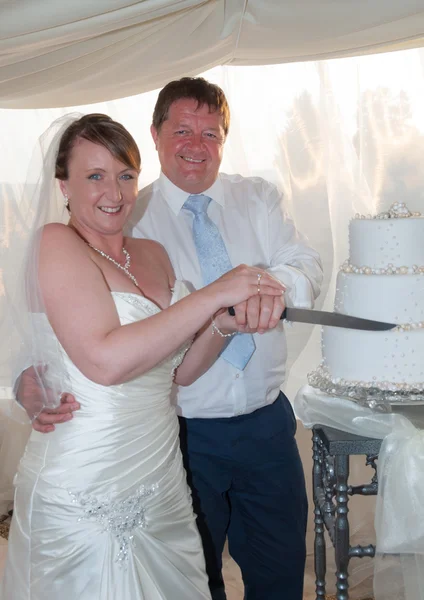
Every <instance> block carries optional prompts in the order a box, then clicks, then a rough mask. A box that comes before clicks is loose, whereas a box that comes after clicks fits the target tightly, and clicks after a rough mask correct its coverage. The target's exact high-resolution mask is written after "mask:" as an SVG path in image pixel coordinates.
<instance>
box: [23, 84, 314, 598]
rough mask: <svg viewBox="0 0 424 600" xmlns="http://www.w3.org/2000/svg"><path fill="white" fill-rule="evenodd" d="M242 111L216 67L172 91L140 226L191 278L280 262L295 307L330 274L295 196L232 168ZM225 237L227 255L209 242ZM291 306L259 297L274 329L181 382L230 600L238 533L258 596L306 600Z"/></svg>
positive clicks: (209, 531)
mask: <svg viewBox="0 0 424 600" xmlns="http://www.w3.org/2000/svg"><path fill="white" fill-rule="evenodd" d="M254 118H255V115H254V114H252V119H254ZM229 121H230V113H229V107H228V104H227V100H226V98H225V95H224V93H223V91H222V90H221V89H220V88H219V87H218V86H216V85H213V84H211V83H209V82H207V81H206V80H204V79H202V78H183V79H181V80H178V81H172V82H170V83H169V84H168V85H166V86H165V87H164V88H163V89H162V91H161V92H160V94H159V97H158V100H157V103H156V106H155V109H154V113H153V123H152V126H151V133H152V136H153V139H154V142H155V144H156V149H157V151H158V154H159V160H160V164H161V174H160V177H159V179H157V180H156V181H155V182H154V183H153V184H151V185H150V186H148V187H146V188H145V189H144V190H142V192H141V194H140V198H139V205H138V207H137V209H136V212H137V214H136V215H135V221H136V222H135V225H134V229H133V235H134V236H136V237H148V238H153V239H155V240H157V241H159V242H160V243H161V244H163V245H164V246H165V248H166V250H167V251H168V254H169V255H170V257H171V260H172V262H173V266H174V269H175V272H176V276H177V278H178V279H182V280H185V281H186V282H188V283H189V284H191V285H192V286H193V287H194V288H199V287H202V285H204V283H205V281H206V280H207V278H208V277H210V273H208V269H209V267H210V266H211V264H212V262H217V261H218V262H219V261H224V262H225V261H227V262H228V261H229V262H230V263H231V264H232V265H233V266H235V265H237V264H240V263H247V264H253V265H258V266H261V267H265V268H268V269H269V271H270V272H271V273H273V274H274V275H275V276H276V277H278V278H279V279H280V280H281V281H282V282H283V283H284V284H285V286H286V294H285V300H286V302H287V304H291V305H293V304H295V305H296V306H301V307H310V306H312V303H313V300H314V298H315V297H316V296H317V295H318V292H319V286H320V283H321V279H322V270H321V265H320V261H319V257H318V255H317V253H316V252H314V251H313V250H312V249H311V248H310V247H309V246H308V244H307V242H306V240H305V239H304V238H303V237H302V236H301V235H300V234H299V233H298V232H297V231H296V230H295V228H294V226H293V223H292V222H291V221H290V220H289V219H288V218H287V217H286V216H285V215H284V213H283V211H282V208H281V194H280V193H279V192H278V191H277V189H276V188H275V187H274V186H273V185H272V184H270V183H269V182H267V181H264V180H262V179H260V178H258V177H254V178H244V177H241V176H239V175H225V174H223V173H219V168H220V164H221V160H222V153H223V149H224V144H225V140H226V137H227V133H228V128H229ZM212 232H213V233H212ZM211 236H212V237H214V239H215V241H216V250H215V251H214V252H213V256H210V245H209V250H207V249H206V246H207V245H205V243H204V242H205V240H208V239H209V240H210V238H211ZM207 252H209V254H207ZM209 271H210V269H209ZM281 309H282V304H281V301H280V302H279V301H278V300H275V301H274V300H273V299H272V298H268V297H263V298H261V297H260V296H257V297H255V298H252V299H251V300H249V302H248V303H247V304H246V305H245V307H244V308H243V307H240V308H239V309H238V312H237V315H236V318H237V320H238V321H239V322H240V323H246V322H248V323H249V325H250V326H251V327H253V328H256V326H257V325H258V321H259V331H266V333H265V334H264V335H258V334H255V335H254V336H250V335H247V334H246V335H244V336H237V337H240V338H244V342H243V344H244V347H243V348H242V349H238V350H237V349H235V346H234V349H232V350H231V351H230V349H231V343H232V342H230V343H229V344H228V346H227V350H228V351H229V352H223V353H222V355H221V356H220V357H219V358H218V359H217V361H216V362H215V364H214V365H213V366H212V367H211V369H210V370H209V371H208V372H207V373H205V374H204V375H203V376H202V377H201V378H200V379H198V380H197V381H196V382H195V383H194V384H192V385H190V386H188V387H184V388H180V389H178V390H176V391H175V398H174V400H175V403H176V406H177V411H178V414H179V416H180V426H181V448H182V452H183V456H184V462H185V467H186V469H187V474H188V480H189V483H190V486H191V488H192V491H193V504H194V509H195V512H196V514H197V520H198V527H199V531H200V534H201V536H202V540H203V546H204V551H205V558H206V565H207V571H208V575H209V582H210V589H211V594H212V598H213V600H225V598H226V595H225V589H224V583H223V579H222V573H221V570H222V552H223V548H224V543H225V540H226V538H228V544H229V551H230V554H231V556H232V557H233V558H234V560H235V561H236V562H237V564H238V565H239V566H240V569H241V572H242V576H243V582H244V585H245V600H281V599H282V598H286V599H287V600H301V599H302V590H303V573H304V563H305V529H306V517H307V500H306V491H305V484H304V477H303V470H302V465H301V462H300V458H299V453H298V449H297V446H296V441H295V438H294V435H295V430H296V421H295V418H294V415H293V411H292V408H291V405H290V403H289V401H288V400H287V398H286V397H285V396H284V394H282V393H281V392H280V386H281V385H282V383H283V381H284V377H285V362H286V347H285V336H284V331H283V328H282V326H279V327H277V328H276V329H274V330H272V331H267V326H268V323H269V321H270V319H271V316H272V315H273V316H274V317H275V315H276V314H277V313H278V312H280V311H281ZM227 354H228V355H233V358H232V360H231V359H230V356H227ZM234 355H236V356H235V360H234ZM31 385H32V383H31V380H30V376H29V375H23V377H22V383H21V386H20V389H19V391H18V397H19V400H20V402H21V403H22V404H23V405H24V406H26V407H27V408H28V410H29V411H30V404H31V401H30V400H29V397H30V396H31V394H32V390H31ZM77 408H78V403H77V402H76V401H75V400H74V399H73V398H72V396H68V398H67V399H65V401H64V402H63V404H62V406H61V407H60V408H59V409H57V410H56V411H48V412H45V413H42V414H41V415H40V416H39V418H38V419H37V421H35V422H34V428H35V429H37V430H39V431H45V432H47V431H49V430H51V429H52V428H54V424H57V423H60V422H62V421H63V420H67V419H69V418H72V410H74V409H77Z"/></svg>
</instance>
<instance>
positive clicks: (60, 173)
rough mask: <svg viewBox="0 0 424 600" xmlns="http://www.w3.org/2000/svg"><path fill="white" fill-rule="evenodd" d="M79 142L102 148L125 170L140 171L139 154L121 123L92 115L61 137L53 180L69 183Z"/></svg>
mask: <svg viewBox="0 0 424 600" xmlns="http://www.w3.org/2000/svg"><path fill="white" fill-rule="evenodd" d="M78 139H85V140H88V141H89V142H93V144H99V145H100V146H104V147H105V148H106V149H107V150H109V152H110V153H111V154H112V156H113V157H114V158H116V159H117V160H119V161H120V162H121V163H123V164H124V165H126V166H127V167H128V168H130V169H135V170H136V171H140V165H141V159H140V152H139V150H138V146H137V144H136V143H135V140H134V138H133V137H132V135H131V134H130V133H129V132H128V131H127V130H126V129H125V127H124V126H123V125H121V123H118V122H117V121H114V120H113V119H111V118H110V117H108V116H107V115H102V114H100V113H92V114H89V115H84V116H83V117H81V118H80V119H77V120H76V121H74V122H73V123H71V125H70V126H69V127H68V128H67V129H66V130H65V132H64V134H63V135H62V138H61V140H60V143H59V150H58V153H57V158H56V167H55V177H56V179H61V180H66V179H68V164H69V159H70V157H71V153H72V148H73V147H74V145H75V142H76V141H77V140H78Z"/></svg>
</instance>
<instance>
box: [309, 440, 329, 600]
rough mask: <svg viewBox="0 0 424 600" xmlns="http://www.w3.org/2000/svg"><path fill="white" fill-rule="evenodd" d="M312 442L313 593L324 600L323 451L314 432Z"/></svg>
mask: <svg viewBox="0 0 424 600" xmlns="http://www.w3.org/2000/svg"><path fill="white" fill-rule="evenodd" d="M312 440H313V446H312V448H313V461H314V466H313V473H312V477H313V497H314V525H315V540H314V566H315V577H316V579H315V592H316V600H323V599H324V598H325V574H326V562H327V557H326V551H325V538H324V530H325V527H324V519H323V516H322V513H321V508H320V499H319V496H318V490H319V489H321V488H322V480H323V451H322V447H321V441H320V438H319V437H318V435H317V434H316V433H315V432H314V436H313V438H312Z"/></svg>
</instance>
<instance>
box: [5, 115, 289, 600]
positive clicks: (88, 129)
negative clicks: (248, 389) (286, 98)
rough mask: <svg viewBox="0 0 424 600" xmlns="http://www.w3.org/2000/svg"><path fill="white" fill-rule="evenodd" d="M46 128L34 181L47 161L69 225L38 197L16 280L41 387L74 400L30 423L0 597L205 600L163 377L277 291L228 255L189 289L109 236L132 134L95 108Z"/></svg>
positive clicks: (154, 251)
mask: <svg viewBox="0 0 424 600" xmlns="http://www.w3.org/2000/svg"><path fill="white" fill-rule="evenodd" d="M59 125H60V129H59V133H58V134H57V135H56V137H55V140H53V142H52V144H51V147H50V149H49V152H48V158H47V159H46V165H45V177H44V185H42V186H41V189H42V190H44V192H45V191H46V190H47V189H49V186H50V188H51V184H52V183H54V178H53V176H52V175H50V176H49V175H48V173H50V172H51V173H52V168H53V165H54V172H55V178H56V181H58V183H59V187H60V190H61V193H62V195H63V200H62V202H64V205H63V207H62V212H63V213H64V214H65V215H68V217H69V218H68V217H67V219H66V220H67V221H69V222H68V223H67V224H65V222H64V221H65V219H64V218H63V215H60V210H58V211H57V215H56V217H52V215H54V214H55V211H54V210H53V208H54V199H53V196H54V194H51V195H50V196H51V197H48V196H47V195H46V194H44V196H43V194H41V197H40V203H39V204H40V205H39V207H38V211H39V213H40V214H41V213H43V214H44V217H43V218H42V221H43V222H42V225H43V226H41V227H40V226H38V227H37V228H36V229H37V231H36V233H35V235H34V239H33V242H32V245H31V251H30V254H29V263H28V264H29V265H30V266H31V268H29V269H27V281H26V285H27V291H28V290H29V293H28V295H29V297H30V321H31V327H32V331H33V336H32V339H33V354H32V361H33V364H37V362H38V363H40V362H42V363H43V364H46V361H47V358H48V361H47V362H48V368H47V369H46V368H45V367H43V384H44V389H45V390H46V394H48V393H50V392H49V390H51V389H66V390H67V391H69V392H71V393H72V394H73V395H74V396H75V397H76V398H78V400H79V402H80V403H81V410H80V411H78V412H77V413H76V414H75V416H74V419H72V420H70V421H68V422H67V423H65V424H63V425H62V426H61V427H60V428H57V429H56V430H55V431H53V432H52V433H50V434H49V435H48V436H46V435H43V434H40V433H38V432H36V431H32V434H31V437H30V440H29V442H28V444H27V447H26V450H25V453H24V456H23V458H22V460H21V463H20V466H19V470H18V473H17V476H16V480H15V484H16V493H15V505H14V518H13V522H12V526H11V532H10V538H9V550H8V559H7V564H6V569H5V576H4V580H3V587H2V595H1V598H3V600H12V599H13V600H57V599H58V598H60V599H61V600H76V599H78V600H94V599H95V598H96V599H99V600H112V599H113V600H201V599H207V598H210V593H209V589H208V583H207V577H206V573H205V569H204V559H203V552H202V547H201V542H200V538H199V535H198V532H197V529H196V525H195V520H194V515H193V511H192V506H191V498H190V492H189V488H188V487H187V483H186V476H185V472H184V469H183V466H182V460H181V455H180V450H179V443H178V421H177V417H176V414H175V411H174V409H173V408H172V406H171V404H170V391H171V386H172V383H173V381H175V382H176V383H178V384H180V385H187V384H190V383H191V382H192V381H194V380H195V379H196V378H197V377H199V376H200V375H201V374H202V373H204V372H205V370H207V369H208V367H209V366H210V365H211V364H212V363H213V361H214V360H215V359H216V357H217V355H218V354H219V352H220V351H221V350H222V348H223V345H224V343H225V342H226V341H227V339H226V338H227V336H228V335H230V334H231V333H232V332H235V331H236V325H235V320H234V319H233V318H232V317H230V316H229V315H228V312H227V310H225V307H228V306H231V305H234V304H237V303H240V302H243V301H245V300H246V299H248V298H249V297H250V296H252V295H254V294H257V293H258V292H260V293H262V294H269V295H273V296H275V295H280V294H281V293H282V289H283V288H282V285H281V284H280V283H279V282H278V281H276V280H275V279H273V278H272V277H271V276H270V275H268V274H267V273H266V272H265V271H261V270H258V269H257V268H255V269H253V268H250V267H246V266H240V267H237V268H235V269H233V270H232V271H230V272H229V273H227V274H225V275H224V276H223V277H221V278H220V279H218V280H217V281H215V282H214V283H212V284H210V285H208V286H206V287H204V288H202V289H200V290H199V291H196V292H194V293H192V294H189V292H188V290H187V288H186V286H185V284H184V283H183V282H182V281H175V276H174V273H173V269H172V266H171V264H170V261H169V259H168V256H167V254H166V252H165V250H164V249H163V247H162V246H160V245H159V244H158V243H156V242H153V241H150V240H136V239H131V238H127V237H124V235H123V228H124V226H125V223H126V221H127V219H128V217H129V215H130V213H131V211H132V209H133V206H134V203H135V200H136V197H137V179H138V175H139V170H140V156H139V152H138V148H137V146H136V144H135V142H134V140H133V139H132V137H131V136H130V134H129V133H128V132H127V131H126V129H125V128H124V127H123V126H122V125H120V124H119V123H116V122H115V121H113V120H112V119H110V118H109V117H107V116H105V115H98V114H92V115H86V116H84V117H82V118H78V119H75V118H73V119H72V121H71V123H70V124H69V118H67V119H65V125H63V123H62V121H61V123H59ZM49 157H50V158H49ZM49 160H50V162H51V166H50V170H49V164H48V163H49ZM46 206H47V208H46ZM58 215H59V216H58ZM61 221H62V222H61ZM40 222H41V221H39V222H38V225H40ZM259 275H260V277H259ZM259 281H260V289H258V282H259ZM211 316H212V319H214V320H213V321H212V323H211ZM214 332H215V333H217V334H216V335H213V333H214ZM46 397H47V396H46Z"/></svg>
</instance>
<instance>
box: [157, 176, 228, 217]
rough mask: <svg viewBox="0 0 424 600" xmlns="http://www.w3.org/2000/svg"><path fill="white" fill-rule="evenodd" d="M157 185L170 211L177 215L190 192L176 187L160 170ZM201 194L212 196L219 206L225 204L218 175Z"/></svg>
mask: <svg viewBox="0 0 424 600" xmlns="http://www.w3.org/2000/svg"><path fill="white" fill-rule="evenodd" d="M158 186H159V190H160V191H161V192H162V195H163V197H164V198H165V200H166V202H167V204H168V206H169V207H170V209H171V210H172V212H173V213H175V214H176V215H178V213H179V212H180V210H181V209H182V207H183V204H184V202H185V201H186V200H187V198H188V197H189V196H190V195H191V194H189V193H188V192H185V191H184V190H182V189H181V188H179V187H177V186H176V185H175V184H174V183H172V181H171V180H170V179H168V177H167V176H166V175H165V174H164V173H163V172H162V171H161V173H160V176H159V179H158ZM202 194H204V195H205V196H209V198H212V200H214V201H215V202H217V203H218V204H220V205H221V206H225V200H224V188H223V185H222V181H221V178H220V177H219V175H218V178H217V179H216V181H215V182H214V183H213V184H212V185H211V187H210V188H208V189H207V190H205V191H204V192H202Z"/></svg>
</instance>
